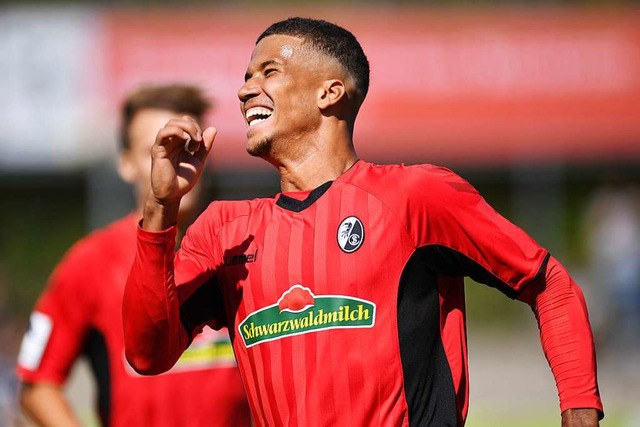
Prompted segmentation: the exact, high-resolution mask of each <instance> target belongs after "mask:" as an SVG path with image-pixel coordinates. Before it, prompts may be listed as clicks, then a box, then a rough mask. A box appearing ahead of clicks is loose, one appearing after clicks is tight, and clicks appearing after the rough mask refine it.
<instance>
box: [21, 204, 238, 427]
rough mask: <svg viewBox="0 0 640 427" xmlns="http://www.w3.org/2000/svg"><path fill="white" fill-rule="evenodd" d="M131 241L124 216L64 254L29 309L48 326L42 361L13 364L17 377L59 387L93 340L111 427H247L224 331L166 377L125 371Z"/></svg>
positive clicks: (212, 334) (132, 227) (197, 346)
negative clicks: (103, 361)
mask: <svg viewBox="0 0 640 427" xmlns="http://www.w3.org/2000/svg"><path fill="white" fill-rule="evenodd" d="M135 239H136V221H135V218H134V217H133V216H128V217H126V218H124V219H122V220H120V221H118V222H116V223H114V224H112V225H110V226H108V227H106V228H104V229H102V230H100V231H97V232H94V233H92V234H91V235H89V236H88V237H86V238H85V239H83V240H81V241H80V242H79V243H77V244H76V245H74V247H73V248H72V249H71V250H70V251H69V252H68V253H67V255H66V256H65V258H64V259H63V260H62V261H61V262H60V264H59V265H58V267H57V268H56V270H55V272H54V273H53V274H52V276H51V278H50V280H49V283H48V285H47V288H46V291H45V292H44V293H43V295H42V296H41V297H40V299H39V301H38V303H37V304H36V307H35V311H36V312H37V313H42V314H44V315H45V316H47V317H48V318H49V319H51V321H52V324H53V328H52V332H51V335H50V337H49V339H48V340H46V342H45V343H44V344H46V347H45V350H44V353H43V356H42V360H41V361H40V363H39V365H38V366H36V367H27V366H23V365H21V364H20V362H19V364H18V367H17V371H18V375H19V376H20V378H21V379H22V381H25V382H30V383H33V382H35V383H37V382H53V383H57V384H62V383H64V382H65V381H66V379H67V376H68V373H69V370H70V368H71V367H72V366H73V364H74V363H75V361H76V360H77V359H78V357H79V356H80V355H81V353H82V351H83V344H84V343H85V342H86V341H85V340H86V338H88V334H89V333H90V332H97V333H98V334H99V335H100V336H102V338H104V340H105V344H106V352H107V354H106V355H105V356H107V358H108V359H107V360H108V366H104V367H103V368H105V369H108V370H109V373H110V393H109V395H108V396H106V397H107V399H108V400H109V401H110V411H109V414H108V415H109V418H110V420H111V421H110V423H109V425H110V426H115V427H120V426H123V427H124V426H127V427H129V426H144V425H153V426H160V427H162V426H166V427H172V426H176V425H180V426H193V427H200V426H214V425H218V426H227V425H242V426H249V425H250V417H249V410H248V405H247V403H246V399H245V397H244V391H243V387H242V383H241V380H240V376H239V373H238V371H237V367H236V363H235V361H234V358H233V354H232V353H230V350H231V348H230V346H229V344H228V337H227V334H226V331H220V332H216V331H211V330H208V331H207V332H206V333H205V334H203V335H202V337H201V338H200V339H199V340H198V341H197V342H194V344H193V345H192V347H191V348H190V350H189V351H188V352H187V353H186V354H185V356H189V357H190V358H187V357H185V358H184V359H182V360H181V361H180V362H178V364H177V366H176V367H175V368H174V369H173V370H172V371H170V372H169V373H167V374H164V375H161V376H157V377H141V376H140V375H138V374H136V373H135V372H134V371H133V370H132V368H131V367H130V366H129V365H128V364H127V362H126V360H125V357H124V337H123V333H122V317H121V313H122V298H123V292H124V287H125V283H126V279H127V275H128V272H129V270H130V267H131V262H132V260H133V259H134V256H135V248H136V245H135V241H136V240H135ZM169 239H173V235H172V236H171V237H169ZM147 308H148V306H147Z"/></svg>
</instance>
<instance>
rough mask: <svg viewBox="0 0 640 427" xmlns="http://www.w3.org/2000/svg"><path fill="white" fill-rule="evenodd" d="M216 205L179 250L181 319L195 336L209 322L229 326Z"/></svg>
mask: <svg viewBox="0 0 640 427" xmlns="http://www.w3.org/2000/svg"><path fill="white" fill-rule="evenodd" d="M214 209H215V206H213V207H212V208H210V209H208V210H207V211H206V212H205V214H203V215H201V216H200V217H199V218H198V220H197V221H195V222H194V223H193V224H192V225H191V227H189V228H188V229H187V232H186V234H185V237H184V239H183V240H182V242H181V245H180V249H179V250H178V252H177V253H176V259H175V277H176V288H177V291H178V300H179V302H180V320H181V322H182V324H183V325H184V327H185V329H186V330H187V331H188V332H189V333H190V336H191V339H193V337H194V336H195V335H196V334H198V333H200V332H201V331H202V328H203V327H204V326H205V325H208V326H210V327H211V328H213V329H220V328H222V327H225V326H226V319H225V312H224V305H223V298H222V292H221V290H220V288H219V286H218V277H217V271H218V268H219V266H220V265H221V264H222V255H221V250H220V245H219V243H218V241H217V234H218V232H219V227H218V226H216V221H215V216H214V214H213V213H212V210H214Z"/></svg>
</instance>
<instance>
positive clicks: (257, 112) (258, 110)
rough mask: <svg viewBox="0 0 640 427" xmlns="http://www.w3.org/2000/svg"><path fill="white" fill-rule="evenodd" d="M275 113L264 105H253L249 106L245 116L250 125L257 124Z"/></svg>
mask: <svg viewBox="0 0 640 427" xmlns="http://www.w3.org/2000/svg"><path fill="white" fill-rule="evenodd" d="M272 114H273V111H272V110H269V109H268V108H264V107H253V108H249V109H248V110H247V111H246V112H245V114H244V116H245V118H246V119H247V122H249V126H253V125H255V124H258V123H261V122H264V121H265V120H267V119H268V118H269V117H270V116H271V115H272Z"/></svg>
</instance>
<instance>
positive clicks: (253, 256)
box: [224, 249, 258, 266]
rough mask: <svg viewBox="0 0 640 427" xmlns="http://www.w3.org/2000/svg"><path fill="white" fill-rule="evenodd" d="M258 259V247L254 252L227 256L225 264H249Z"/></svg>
mask: <svg viewBox="0 0 640 427" xmlns="http://www.w3.org/2000/svg"><path fill="white" fill-rule="evenodd" d="M257 259H258V249H256V251H255V252H254V253H249V254H238V255H228V256H225V257H224V265H226V266H231V265H240V264H247V263H250V262H256V260H257Z"/></svg>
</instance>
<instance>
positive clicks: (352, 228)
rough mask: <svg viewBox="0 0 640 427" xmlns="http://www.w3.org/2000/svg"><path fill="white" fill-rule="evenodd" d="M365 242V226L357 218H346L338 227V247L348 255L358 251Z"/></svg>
mask: <svg viewBox="0 0 640 427" xmlns="http://www.w3.org/2000/svg"><path fill="white" fill-rule="evenodd" d="M362 242H364V226H363V225H362V222H361V221H360V220H359V219H358V218H357V217H355V216H350V217H348V218H345V219H344V220H343V221H342V222H341V223H340V226H339V227H338V246H340V249H342V251H343V252H346V253H348V254H350V253H352V252H355V251H357V250H358V249H359V248H360V246H362Z"/></svg>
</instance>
